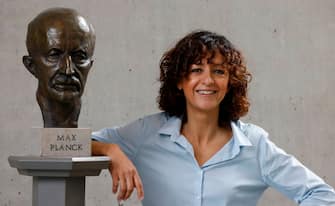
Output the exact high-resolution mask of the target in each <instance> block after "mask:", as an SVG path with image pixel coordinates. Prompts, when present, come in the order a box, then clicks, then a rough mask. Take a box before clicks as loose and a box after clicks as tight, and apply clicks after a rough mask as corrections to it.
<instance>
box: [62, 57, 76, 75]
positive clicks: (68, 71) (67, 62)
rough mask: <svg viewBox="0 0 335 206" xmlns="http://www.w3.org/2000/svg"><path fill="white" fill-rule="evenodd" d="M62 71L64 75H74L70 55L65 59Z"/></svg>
mask: <svg viewBox="0 0 335 206" xmlns="http://www.w3.org/2000/svg"><path fill="white" fill-rule="evenodd" d="M63 71H64V73H65V74H66V75H71V74H73V73H74V69H73V62H72V58H71V56H70V55H69V56H66V57H65V64H64V68H63Z"/></svg>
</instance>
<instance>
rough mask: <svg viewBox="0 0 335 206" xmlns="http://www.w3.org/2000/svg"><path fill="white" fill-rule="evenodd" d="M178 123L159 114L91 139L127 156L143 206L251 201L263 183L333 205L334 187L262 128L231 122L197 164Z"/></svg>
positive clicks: (308, 203) (310, 203)
mask: <svg viewBox="0 0 335 206" xmlns="http://www.w3.org/2000/svg"><path fill="white" fill-rule="evenodd" d="M180 127H181V119H179V118H177V117H169V116H168V115H166V114H165V113H159V114H154V115H150V116H146V117H144V118H141V119H138V120H136V121H134V122H132V123H130V124H128V125H125V126H122V127H115V128H108V129H102V130H100V131H97V132H93V135H92V138H93V139H95V140H98V141H102V142H108V143H115V144H118V145H119V146H120V147H121V148H122V150H123V151H124V152H125V153H126V154H127V156H128V157H129V158H130V159H131V160H132V161H133V163H134V164H135V166H136V168H137V170H138V172H139V174H140V176H141V179H142V182H143V187H144V193H145V196H144V200H143V202H142V203H143V205H144V206H255V205H256V204H257V202H258V200H259V198H260V196H261V195H262V194H263V192H264V190H265V189H266V188H268V187H269V186H270V187H273V188H275V189H277V190H278V191H280V192H281V193H283V194H284V195H286V196H287V197H288V198H290V199H292V200H294V201H295V202H297V203H298V204H300V205H302V206H326V205H327V206H329V205H335V193H334V190H333V189H332V188H331V187H330V186H329V185H327V184H325V183H324V181H323V180H322V179H321V178H319V177H318V176H317V175H315V174H314V173H313V172H311V171H310V170H309V169H307V168H306V167H305V166H303V165H302V164H301V163H300V162H299V161H298V160H296V159H295V158H294V157H293V156H291V155H288V154H286V153H285V152H284V151H283V150H282V149H280V148H278V147H277V146H276V145H274V144H273V143H272V142H271V141H270V140H269V139H268V133H267V132H265V131H264V130H263V129H262V128H260V127H257V126H255V125H252V124H245V123H243V122H241V121H237V122H232V123H231V127H232V131H233V137H232V138H231V139H230V141H229V142H228V143H227V144H226V145H224V147H222V148H221V149H220V150H219V151H218V152H217V153H216V154H215V155H214V156H212V157H211V158H210V159H209V160H208V161H207V162H205V163H204V164H203V165H202V166H199V164H198V163H197V161H196V159H195V157H194V152H193V148H192V145H191V144H190V143H189V142H188V141H187V139H186V138H185V137H184V136H183V135H182V134H180ZM279 204H280V203H279ZM279 204H278V205H279Z"/></svg>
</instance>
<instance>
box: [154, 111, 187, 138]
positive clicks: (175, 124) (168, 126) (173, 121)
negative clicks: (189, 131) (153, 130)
mask: <svg viewBox="0 0 335 206" xmlns="http://www.w3.org/2000/svg"><path fill="white" fill-rule="evenodd" d="M181 122H182V121H181V119H180V118H178V117H176V116H172V117H169V118H168V120H167V122H165V124H164V125H163V126H162V127H161V128H160V129H159V130H158V133H159V134H161V135H163V136H174V137H176V136H178V135H179V134H180V128H181Z"/></svg>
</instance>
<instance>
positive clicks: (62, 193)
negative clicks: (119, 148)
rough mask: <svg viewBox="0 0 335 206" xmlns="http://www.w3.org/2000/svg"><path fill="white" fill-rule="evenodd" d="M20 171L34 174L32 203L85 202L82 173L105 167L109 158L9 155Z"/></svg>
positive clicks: (67, 205)
mask: <svg viewBox="0 0 335 206" xmlns="http://www.w3.org/2000/svg"><path fill="white" fill-rule="evenodd" d="M8 161H9V164H10V166H11V167H13V168H17V170H18V172H19V173H20V174H21V175H28V176H33V206H84V205H85V177H86V176H98V175H99V174H100V172H101V170H102V169H107V168H108V164H109V158H108V157H105V156H101V157H59V158H58V157H57V158H52V157H39V156H10V157H9V158H8Z"/></svg>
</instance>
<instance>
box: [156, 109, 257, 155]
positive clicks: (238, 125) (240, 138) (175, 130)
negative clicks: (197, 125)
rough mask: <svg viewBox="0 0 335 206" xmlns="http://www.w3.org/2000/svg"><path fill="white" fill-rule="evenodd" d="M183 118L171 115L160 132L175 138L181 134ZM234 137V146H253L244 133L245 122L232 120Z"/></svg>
mask: <svg viewBox="0 0 335 206" xmlns="http://www.w3.org/2000/svg"><path fill="white" fill-rule="evenodd" d="M181 123H182V120H181V118H179V117H176V116H172V117H169V118H168V120H167V122H166V123H165V124H164V125H163V126H162V127H161V128H160V129H159V131H158V133H159V134H162V135H164V136H165V135H167V136H171V137H173V138H177V137H178V136H179V134H180V128H181ZM230 125H231V128H232V132H233V137H232V138H233V139H234V148H235V147H236V149H237V147H240V146H252V143H251V142H250V140H249V139H248V138H247V137H246V135H245V134H244V133H243V131H242V130H243V123H242V122H241V121H239V120H238V121H236V122H233V121H232V122H231V123H230Z"/></svg>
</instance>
